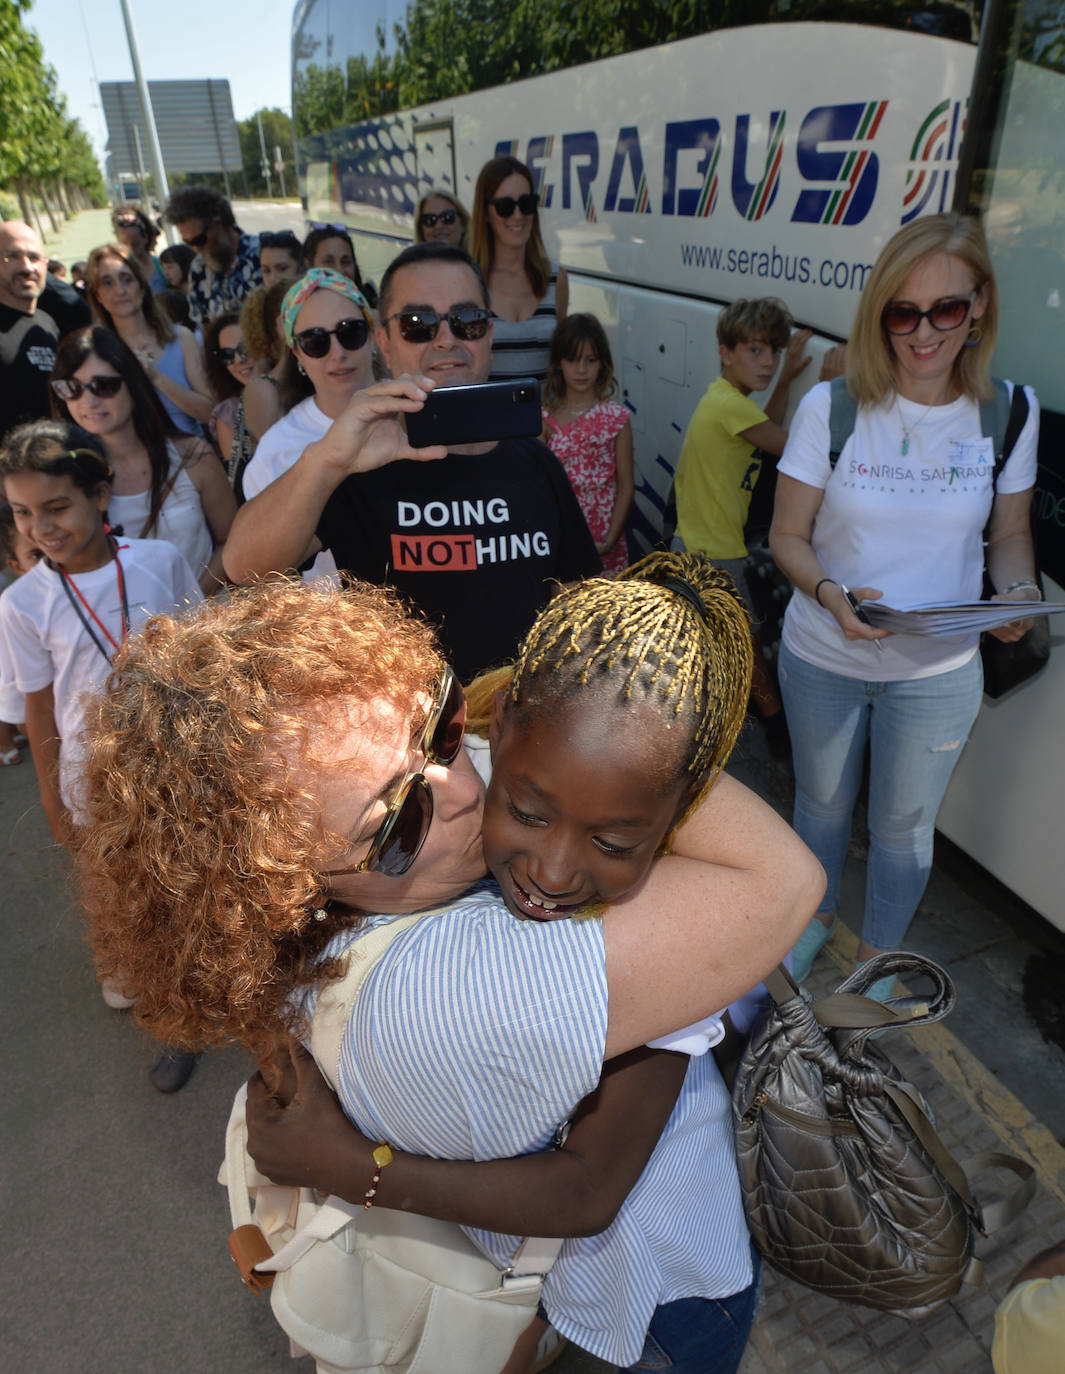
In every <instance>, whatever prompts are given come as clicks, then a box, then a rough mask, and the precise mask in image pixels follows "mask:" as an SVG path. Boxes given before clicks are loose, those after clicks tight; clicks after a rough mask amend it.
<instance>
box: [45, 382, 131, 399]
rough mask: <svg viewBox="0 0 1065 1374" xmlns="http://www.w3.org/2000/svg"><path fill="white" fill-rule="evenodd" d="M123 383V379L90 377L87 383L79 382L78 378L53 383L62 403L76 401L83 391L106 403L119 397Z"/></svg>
mask: <svg viewBox="0 0 1065 1374" xmlns="http://www.w3.org/2000/svg"><path fill="white" fill-rule="evenodd" d="M122 382H123V378H122V377H90V378H89V380H88V381H87V382H79V381H78V379H77V377H63V378H56V379H55V380H54V381H53V382H52V390H53V391H54V392H55V394H56V395H57V396H58V397H59V399H60V400H62V401H76V400H77V399H78V397H79V396H80V395H81V394H82V392H83V391H91V392H92V394H93V395H94V396H99V397H100V399H101V400H105V401H106V400H110V399H111V397H112V396H117V395H118V393H119V391H121V389H122Z"/></svg>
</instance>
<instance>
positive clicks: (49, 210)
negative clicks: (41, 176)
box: [37, 183, 59, 234]
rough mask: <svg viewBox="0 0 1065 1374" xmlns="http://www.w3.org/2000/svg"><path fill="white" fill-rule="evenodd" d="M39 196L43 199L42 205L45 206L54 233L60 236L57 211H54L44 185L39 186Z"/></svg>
mask: <svg viewBox="0 0 1065 1374" xmlns="http://www.w3.org/2000/svg"><path fill="white" fill-rule="evenodd" d="M37 194H38V195H39V196H40V198H41V204H42V205H43V206H44V211H45V214H46V215H47V216H48V221H49V223H50V224H51V226H52V233H53V234H58V233H59V225H58V224H57V223H56V218H55V211H54V210H53V209H52V204H51V201H50V200H49V199H48V193H47V191H45V189H44V185H43V183H39V184H38V186H37Z"/></svg>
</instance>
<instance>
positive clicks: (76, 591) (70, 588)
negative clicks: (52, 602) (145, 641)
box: [55, 536, 129, 663]
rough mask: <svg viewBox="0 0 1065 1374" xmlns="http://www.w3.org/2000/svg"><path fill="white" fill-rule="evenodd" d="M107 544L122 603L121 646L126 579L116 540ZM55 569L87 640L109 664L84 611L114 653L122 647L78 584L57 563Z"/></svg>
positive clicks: (126, 618)
mask: <svg viewBox="0 0 1065 1374" xmlns="http://www.w3.org/2000/svg"><path fill="white" fill-rule="evenodd" d="M109 542H110V545H111V552H112V553H113V554H114V556H115V567H116V569H117V572H118V595H119V597H120V599H121V601H122V644H124V643H125V642H126V631H127V630H128V629H129V601H128V600H127V599H126V578H125V574H124V573H123V571H122V560H121V558H119V556H118V540H117V539H114V538H112V537H110V536H109ZM55 568H56V571H57V572H58V573H59V576H60V577H61V578H62V581H63V590H64V591H65V592H66V594H67V599H68V600H69V601H70V604H71V605H72V606H73V607H74V610H75V611H76V612H77V616H78V619H79V620H80V621H81V623H82V625H84V627H85V629H86V630H87V631H88V632H89V638H90V639H91V640H92V642H93V643H94V644H95V645H96V647H97V648H98V649H99V651H100V653H101V654H103V656H104V658H105V659H106V660H107V661H108V663H110V662H111V655H110V654H109V653H108V652H107V650H106V649H105V648H104V646H103V644H101V642H100V640H99V639H98V638H97V637H96V632H95V631H94V630H93V628H92V626H91V625H90V624H89V618H88V617H87V616H86V614H85V611H88V613H89V617H91V618H92V619H93V620H94V621H95V622H96V624H97V625H98V626H99V628H100V630H101V632H102V634H103V635H104V638H105V639H106V640H107V642H108V643H109V644H110V645H111V647H112V648H113V649H114V650H115V652H116V653H117V651H118V650H119V649H120V648H121V647H122V645H121V644H119V642H118V641H117V640H116V639H115V637H114V635H113V634H112V633H111V631H110V630H109V629H108V628H107V626H106V625H105V624H104V623H103V621H102V620H101V619H100V617H99V616H98V615H97V614H96V612H95V611H94V610H93V608H92V607H91V606H90V605H89V603H88V602H87V601H86V600H85V597H84V596H83V595H82V592H81V589H80V588H79V586H78V584H77V583H76V582H75V581H74V579H73V578H72V577H71V576H70V574H69V573H68V572H67V570H66V568H64V567H63V566H62V564H59V563H57V564H56V565H55ZM75 597H77V599H78V600H77V601H75V600H74V598H75ZM78 601H80V602H81V606H79V605H78ZM82 606H83V607H84V608H85V610H82Z"/></svg>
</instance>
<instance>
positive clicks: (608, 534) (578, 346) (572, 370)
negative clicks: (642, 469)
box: [544, 315, 633, 573]
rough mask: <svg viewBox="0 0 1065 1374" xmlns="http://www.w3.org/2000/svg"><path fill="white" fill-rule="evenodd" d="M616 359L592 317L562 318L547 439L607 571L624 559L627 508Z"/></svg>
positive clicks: (628, 433) (548, 392)
mask: <svg viewBox="0 0 1065 1374" xmlns="http://www.w3.org/2000/svg"><path fill="white" fill-rule="evenodd" d="M614 389H615V383H614V364H613V360H612V359H611V356H610V345H609V344H608V343H607V338H606V334H605V333H604V331H603V326H602V325H601V324H600V323H599V321H598V320H597V319H596V317H595V316H594V315H567V316H566V318H565V319H564V320H561V321H560V322H559V324H558V326H557V328H556V329H555V332H554V335H553V337H552V339H551V356H550V362H549V364H548V373H547V385H546V388H545V395H544V401H545V405H544V442H545V443H546V444H547V445H548V447H549V448H550V449H551V450H552V452H553V453H554V454H555V455H556V457H557V458H558V460H559V462H560V463H561V464H562V466H563V467H564V468H565V469H566V475H567V477H568V478H569V480H570V482H571V483H572V484H573V490H574V491H575V492H576V493H577V500H578V501H579V502H580V506H581V510H582V511H583V512H584V518H585V519H586V520H587V521H588V528H589V529H590V530H591V532H592V538H593V539H594V540H595V547H596V548H597V549H598V550H599V556H600V557H601V558H602V560H603V567H604V569H605V570H606V572H608V573H617V572H620V571H621V569H622V568H624V567H625V566H626V565H627V564H628V561H629V560H628V551H627V548H626V544H625V522H626V520H627V519H628V518H629V511H630V510H631V509H632V494H633V473H632V426H631V425H630V424H629V412H628V410H627V409H626V408H625V406H623V405H621V404H620V403H619V402H618V401H611V400H609V399H608V398H609V397H610V396H611V395H612V393H613V392H614Z"/></svg>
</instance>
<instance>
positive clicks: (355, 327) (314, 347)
mask: <svg viewBox="0 0 1065 1374" xmlns="http://www.w3.org/2000/svg"><path fill="white" fill-rule="evenodd" d="M334 334H335V335H336V336H337V343H338V344H339V345H340V347H341V348H344V349H346V350H347V351H348V352H349V353H357V352H358V350H359V349H360V348H362V346H363V344H365V342H366V340H367V339H368V338H369V337H370V326H369V325H368V324H367V323H366V321H365V320H364V319H363V318H362V317H361V316H359V317H358V318H357V319H350V320H341V321H340V323H339V324H338V325H337V327H336V328H335V329H323V328H322V327H321V326H320V325H315V326H314V328H313V329H301V330H300V332H299V333H298V334H293V336H292V342H293V343H294V344H295V345H296V347H297V348H298V349H299V351H300V352H301V353H302V354H304V355H305V356H306V357H308V358H324V357H325V355H326V354H327V353H328V352H329V349H330V339H331V338H332V336H333V335H334Z"/></svg>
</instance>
